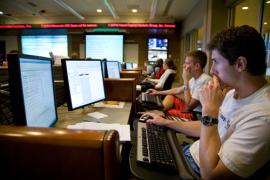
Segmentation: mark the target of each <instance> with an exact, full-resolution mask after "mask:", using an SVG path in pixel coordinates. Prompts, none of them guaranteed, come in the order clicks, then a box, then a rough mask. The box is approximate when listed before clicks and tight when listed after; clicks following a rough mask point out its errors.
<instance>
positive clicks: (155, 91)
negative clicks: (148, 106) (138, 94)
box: [146, 89, 158, 95]
mask: <svg viewBox="0 0 270 180" xmlns="http://www.w3.org/2000/svg"><path fill="white" fill-rule="evenodd" d="M146 92H147V93H149V94H152V95H157V94H158V91H157V90H155V89H148V90H147V91H146Z"/></svg>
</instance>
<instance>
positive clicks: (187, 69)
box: [182, 64, 192, 82]
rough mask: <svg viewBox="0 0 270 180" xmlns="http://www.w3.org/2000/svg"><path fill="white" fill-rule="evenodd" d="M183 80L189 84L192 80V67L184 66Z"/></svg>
mask: <svg viewBox="0 0 270 180" xmlns="http://www.w3.org/2000/svg"><path fill="white" fill-rule="evenodd" d="M182 78H183V80H184V82H188V81H189V80H190V79H191V78H192V76H191V67H190V66H189V65H187V64H184V66H183V73H182Z"/></svg>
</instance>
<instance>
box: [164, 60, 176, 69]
mask: <svg viewBox="0 0 270 180" xmlns="http://www.w3.org/2000/svg"><path fill="white" fill-rule="evenodd" d="M165 64H167V66H168V68H169V69H173V70H176V67H175V65H174V62H173V60H172V59H166V60H165Z"/></svg>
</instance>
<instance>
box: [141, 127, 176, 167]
mask: <svg viewBox="0 0 270 180" xmlns="http://www.w3.org/2000/svg"><path fill="white" fill-rule="evenodd" d="M136 149H137V154H136V162H137V164H138V165H141V166H145V167H149V168H154V169H161V170H170V171H176V170H177V168H176V163H175V161H174V157H173V154H172V152H171V149H170V145H169V142H168V139H167V137H166V134H165V129H164V128H163V127H160V126H156V125H153V124H147V123H142V122H138V124H137V146H136Z"/></svg>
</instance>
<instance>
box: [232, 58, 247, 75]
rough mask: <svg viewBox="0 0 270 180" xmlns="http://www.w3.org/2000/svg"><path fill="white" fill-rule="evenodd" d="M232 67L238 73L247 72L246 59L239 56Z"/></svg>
mask: <svg viewBox="0 0 270 180" xmlns="http://www.w3.org/2000/svg"><path fill="white" fill-rule="evenodd" d="M234 66H235V68H236V70H237V71H238V72H242V71H246V70H247V59H246V58H245V57H244V56H239V57H238V58H237V60H236V62H235V63H234Z"/></svg>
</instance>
